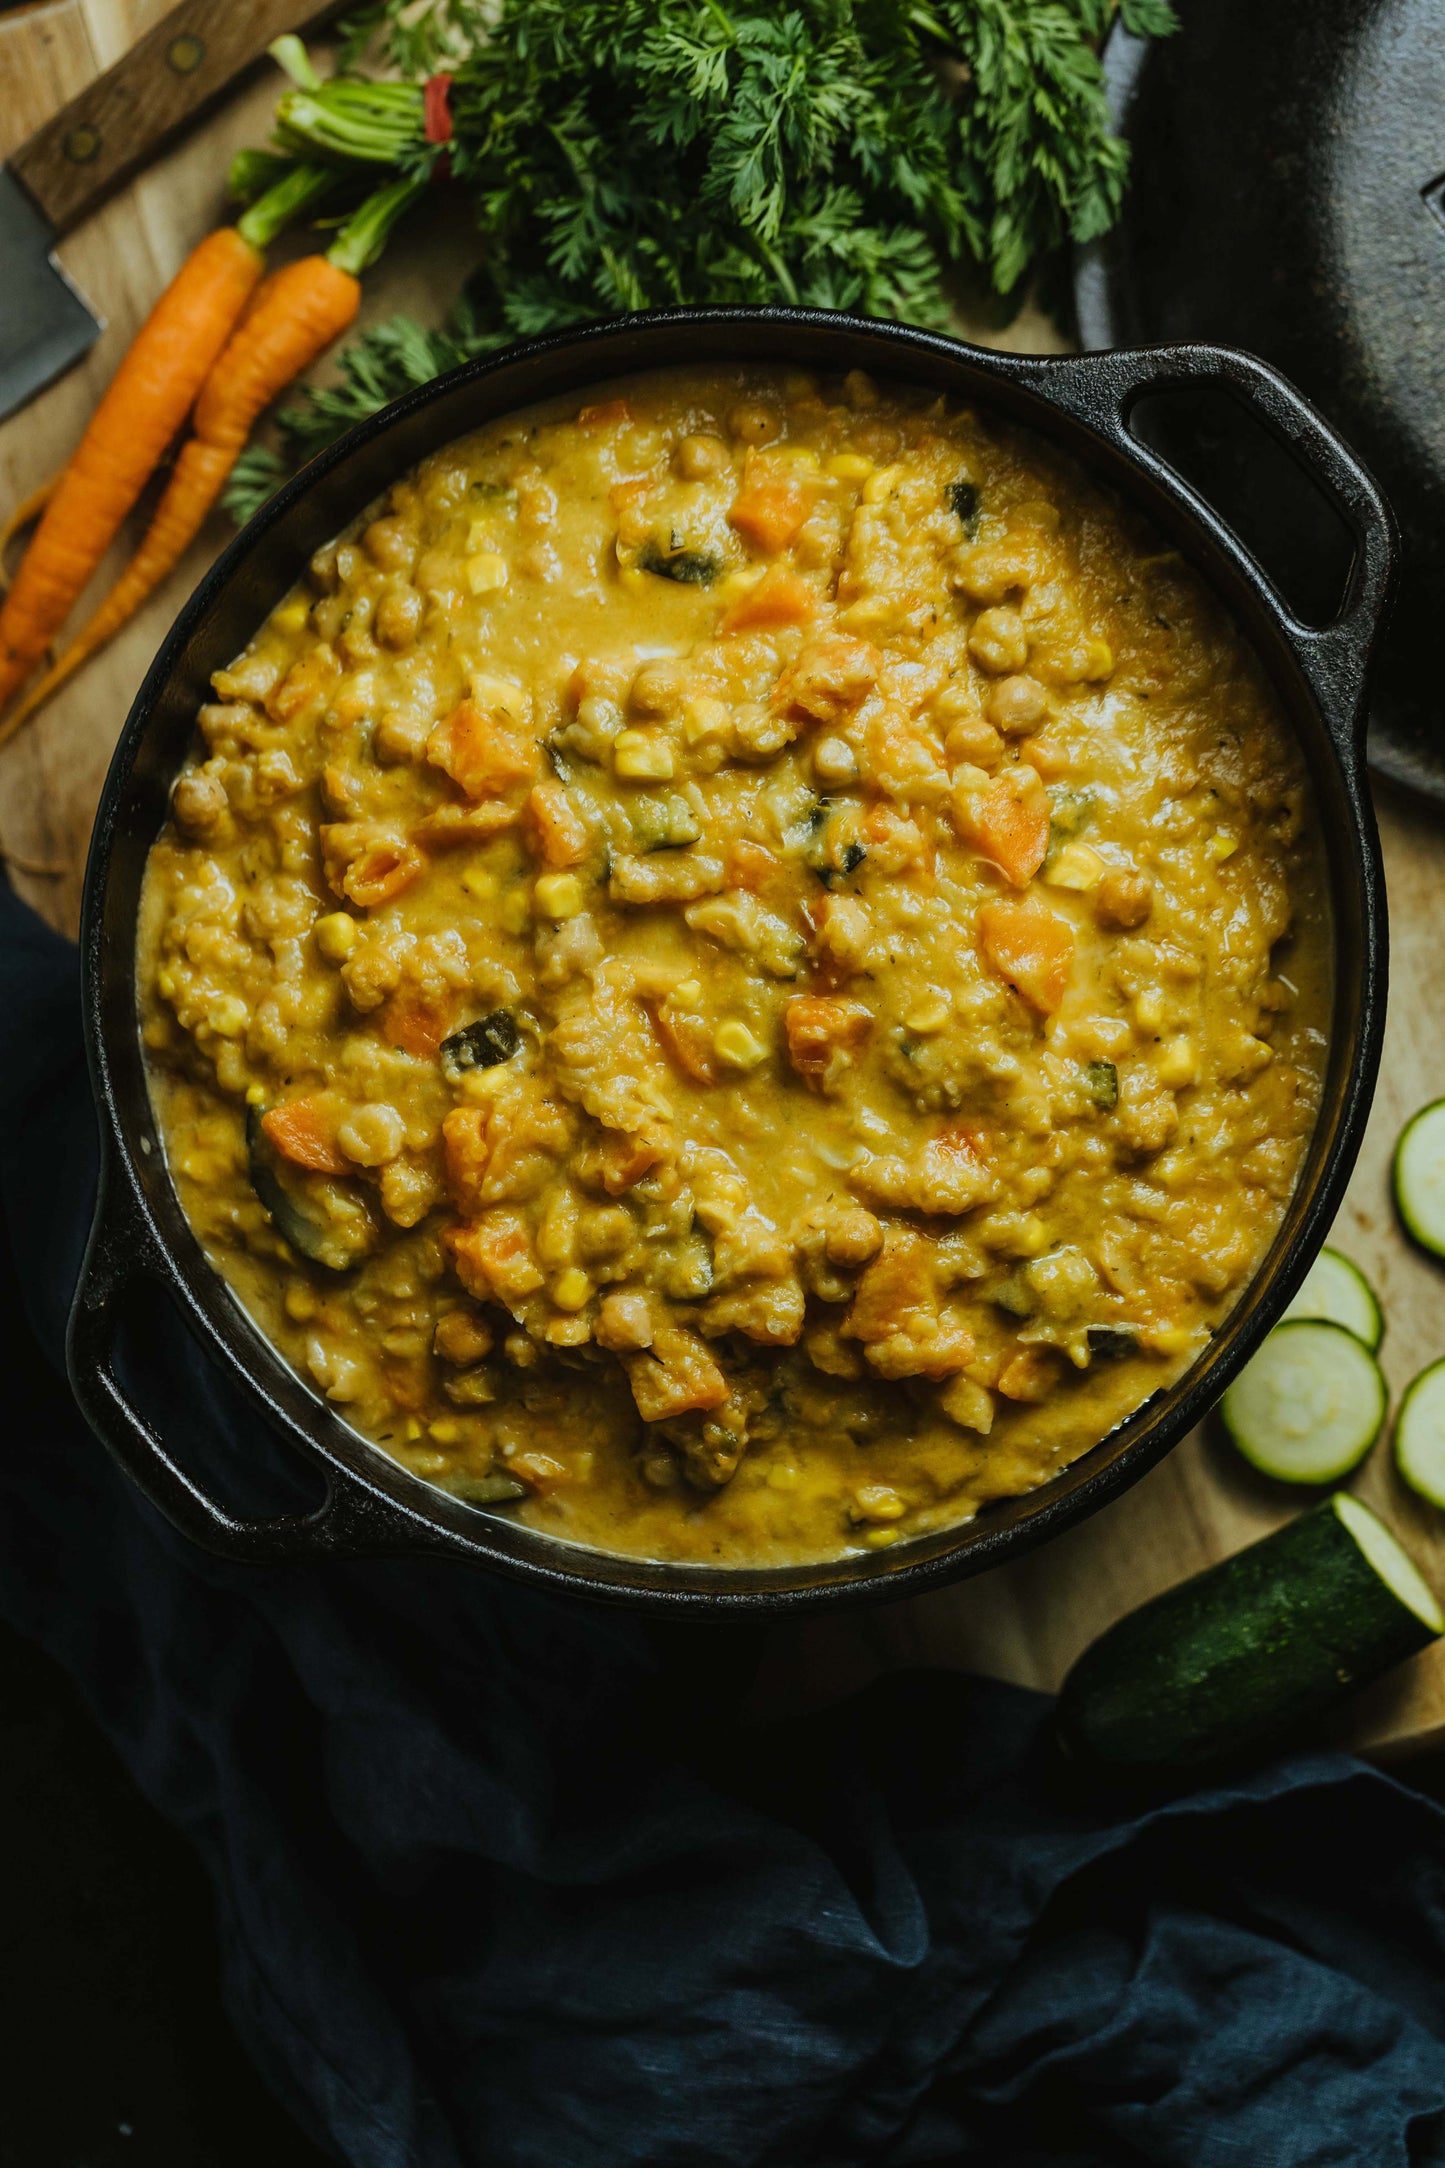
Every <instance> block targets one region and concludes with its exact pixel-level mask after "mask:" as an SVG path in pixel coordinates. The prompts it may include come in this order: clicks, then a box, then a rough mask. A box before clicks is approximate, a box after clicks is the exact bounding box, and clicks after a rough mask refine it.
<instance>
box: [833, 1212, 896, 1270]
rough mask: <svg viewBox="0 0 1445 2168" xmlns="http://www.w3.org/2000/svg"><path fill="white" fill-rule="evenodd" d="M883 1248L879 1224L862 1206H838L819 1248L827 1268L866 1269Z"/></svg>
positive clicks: (880, 1223) (881, 1227)
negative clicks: (853, 1266)
mask: <svg viewBox="0 0 1445 2168" xmlns="http://www.w3.org/2000/svg"><path fill="white" fill-rule="evenodd" d="M882 1246H883V1225H882V1222H881V1221H880V1220H878V1219H876V1218H875V1217H874V1215H873V1214H872V1213H871V1212H870V1211H869V1210H868V1209H867V1207H866V1206H864V1205H861V1204H859V1205H840V1206H839V1207H838V1208H837V1210H836V1211H835V1212H834V1213H833V1214H832V1216H831V1218H830V1220H829V1223H828V1231H827V1234H826V1235H825V1237H824V1241H823V1247H824V1249H825V1250H826V1251H827V1253H828V1260H829V1263H830V1264H834V1265H866V1264H867V1262H868V1260H869V1258H870V1257H876V1255H877V1254H878V1251H879V1250H880V1249H881V1248H882Z"/></svg>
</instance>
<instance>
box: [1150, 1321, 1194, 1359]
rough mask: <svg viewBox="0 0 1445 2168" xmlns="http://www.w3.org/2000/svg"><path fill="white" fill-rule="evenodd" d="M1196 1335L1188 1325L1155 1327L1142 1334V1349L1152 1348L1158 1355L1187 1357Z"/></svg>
mask: <svg viewBox="0 0 1445 2168" xmlns="http://www.w3.org/2000/svg"><path fill="white" fill-rule="evenodd" d="M1194 1338H1195V1335H1194V1333H1193V1331H1192V1329H1191V1328H1190V1327H1189V1326H1188V1325H1154V1326H1151V1327H1149V1328H1148V1329H1146V1330H1145V1331H1143V1332H1141V1333H1140V1335H1139V1343H1140V1345H1141V1347H1147V1348H1152V1349H1153V1351H1154V1353H1155V1354H1156V1355H1185V1354H1187V1353H1188V1351H1189V1349H1190V1348H1191V1347H1192V1346H1193V1345H1194Z"/></svg>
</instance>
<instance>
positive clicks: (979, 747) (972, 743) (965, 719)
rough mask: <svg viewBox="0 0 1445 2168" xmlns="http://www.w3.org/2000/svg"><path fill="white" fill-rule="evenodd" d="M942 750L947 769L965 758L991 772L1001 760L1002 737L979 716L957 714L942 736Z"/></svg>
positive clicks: (990, 724) (975, 766) (972, 765)
mask: <svg viewBox="0 0 1445 2168" xmlns="http://www.w3.org/2000/svg"><path fill="white" fill-rule="evenodd" d="M943 750H944V753H945V754H946V756H947V759H948V765H949V767H950V768H956V767H957V766H958V765H959V763H960V762H961V761H966V762H967V763H968V764H969V765H970V766H971V767H974V768H987V769H988V770H989V771H990V772H992V770H993V769H995V768H996V767H997V766H998V764H999V762H1000V761H1001V760H1002V759H1003V739H1002V738H1001V737H1000V736H999V734H998V732H997V731H996V730H995V729H994V727H993V724H992V723H986V722H985V721H984V719H983V717H982V716H981V715H961V716H960V717H959V719H958V721H957V722H956V723H955V724H954V725H953V726H952V728H951V729H950V731H949V733H948V736H947V737H946V738H945V739H944V741H943Z"/></svg>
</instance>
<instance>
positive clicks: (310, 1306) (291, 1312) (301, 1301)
mask: <svg viewBox="0 0 1445 2168" xmlns="http://www.w3.org/2000/svg"><path fill="white" fill-rule="evenodd" d="M282 1307H283V1309H284V1310H285V1312H286V1315H287V1316H288V1317H289V1318H290V1320H291V1322H292V1324H293V1325H305V1324H307V1323H308V1322H309V1321H310V1320H311V1319H312V1318H313V1317H315V1315H316V1312H317V1308H318V1304H317V1301H316V1297H315V1295H314V1294H313V1292H312V1290H311V1289H310V1288H309V1287H308V1286H307V1285H306V1282H305V1281H304V1280H293V1281H292V1282H291V1284H290V1286H289V1287H288V1288H287V1290H286V1293H285V1295H284V1296H283V1297H282Z"/></svg>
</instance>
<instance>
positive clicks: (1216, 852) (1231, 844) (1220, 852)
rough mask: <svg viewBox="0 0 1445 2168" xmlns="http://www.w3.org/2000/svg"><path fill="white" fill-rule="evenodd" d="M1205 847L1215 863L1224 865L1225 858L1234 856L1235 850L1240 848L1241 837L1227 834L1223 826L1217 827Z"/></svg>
mask: <svg viewBox="0 0 1445 2168" xmlns="http://www.w3.org/2000/svg"><path fill="white" fill-rule="evenodd" d="M1205 849H1206V850H1207V851H1208V853H1209V855H1210V857H1211V858H1212V859H1213V860H1214V862H1215V864H1216V865H1219V866H1222V865H1223V864H1224V861H1225V859H1226V858H1233V856H1234V854H1235V852H1236V851H1237V850H1238V849H1239V838H1238V836H1231V835H1228V834H1226V832H1225V830H1224V829H1222V828H1217V829H1216V830H1215V832H1214V834H1213V835H1212V836H1211V837H1210V839H1209V841H1208V843H1207V844H1206V845H1205Z"/></svg>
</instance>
